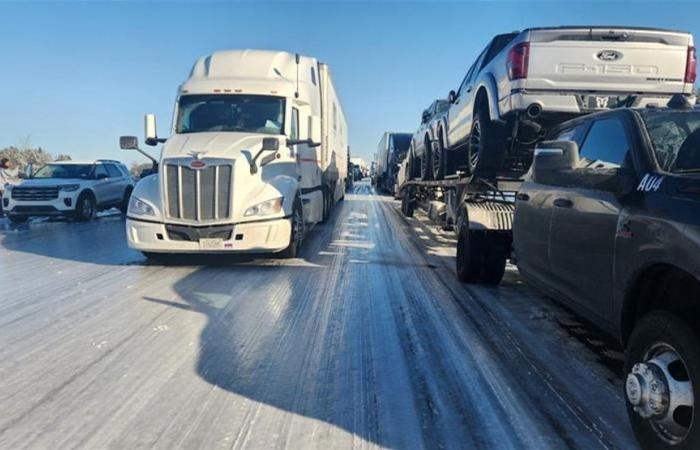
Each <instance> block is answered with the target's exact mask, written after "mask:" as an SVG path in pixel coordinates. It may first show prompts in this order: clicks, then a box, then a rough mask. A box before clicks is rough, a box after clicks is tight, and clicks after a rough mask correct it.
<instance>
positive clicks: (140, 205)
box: [128, 195, 156, 216]
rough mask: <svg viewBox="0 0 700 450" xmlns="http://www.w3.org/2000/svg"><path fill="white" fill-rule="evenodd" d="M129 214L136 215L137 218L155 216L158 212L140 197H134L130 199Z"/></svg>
mask: <svg viewBox="0 0 700 450" xmlns="http://www.w3.org/2000/svg"><path fill="white" fill-rule="evenodd" d="M128 213H129V214H134V215H137V216H155V215H156V212H155V211H154V210H153V207H152V206H151V205H149V204H148V203H146V202H144V201H143V200H141V199H140V198H138V197H134V196H133V195H132V196H131V198H130V199H129V211H128Z"/></svg>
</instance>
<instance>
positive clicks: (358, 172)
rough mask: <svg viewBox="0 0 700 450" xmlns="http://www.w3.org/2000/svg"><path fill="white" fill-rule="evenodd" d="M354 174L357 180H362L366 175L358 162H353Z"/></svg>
mask: <svg viewBox="0 0 700 450" xmlns="http://www.w3.org/2000/svg"><path fill="white" fill-rule="evenodd" d="M352 176H353V179H354V180H355V181H362V179H363V178H364V177H365V176H364V174H363V173H362V169H360V167H359V166H358V165H357V164H353V167H352Z"/></svg>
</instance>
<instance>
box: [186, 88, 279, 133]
mask: <svg viewBox="0 0 700 450" xmlns="http://www.w3.org/2000/svg"><path fill="white" fill-rule="evenodd" d="M283 125H284V98H282V97H271V96H266V95H183V96H182V97H180V100H179V107H178V114H177V125H176V131H177V133H200V132H205V131H240V132H245V133H266V134H282V130H283Z"/></svg>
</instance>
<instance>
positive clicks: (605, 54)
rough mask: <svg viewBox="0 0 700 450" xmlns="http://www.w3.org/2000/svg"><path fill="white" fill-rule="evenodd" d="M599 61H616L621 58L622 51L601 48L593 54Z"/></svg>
mask: <svg viewBox="0 0 700 450" xmlns="http://www.w3.org/2000/svg"><path fill="white" fill-rule="evenodd" d="M595 56H596V58H598V59H599V60H601V61H617V60H618V59H622V53H620V52H616V51H615V50H601V51H599V52H598V54H597V55H595Z"/></svg>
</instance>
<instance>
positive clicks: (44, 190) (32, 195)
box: [12, 187, 58, 202]
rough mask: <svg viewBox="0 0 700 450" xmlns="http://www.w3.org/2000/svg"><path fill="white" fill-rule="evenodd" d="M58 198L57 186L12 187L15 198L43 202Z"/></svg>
mask: <svg viewBox="0 0 700 450" xmlns="http://www.w3.org/2000/svg"><path fill="white" fill-rule="evenodd" d="M57 198H58V188H57V187H15V188H13V189H12V199H13V200H21V201H29V202H32V201H34V202H41V201H47V200H54V199H57Z"/></svg>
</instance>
